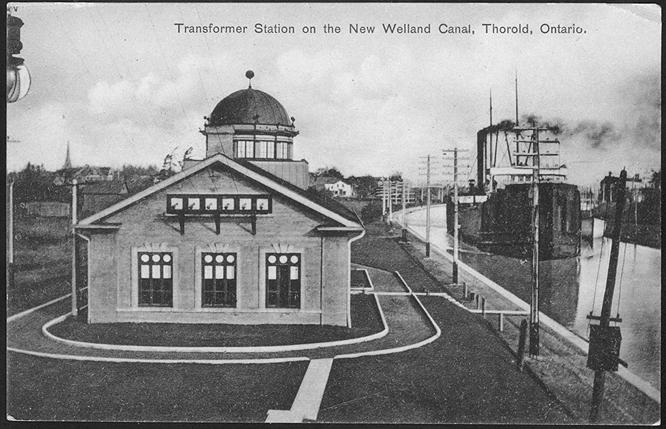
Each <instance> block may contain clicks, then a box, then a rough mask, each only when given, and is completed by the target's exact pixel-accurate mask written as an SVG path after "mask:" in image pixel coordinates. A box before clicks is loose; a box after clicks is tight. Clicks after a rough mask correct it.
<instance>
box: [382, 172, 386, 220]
mask: <svg viewBox="0 0 666 429" xmlns="http://www.w3.org/2000/svg"><path fill="white" fill-rule="evenodd" d="M382 217H383V218H386V180H382Z"/></svg>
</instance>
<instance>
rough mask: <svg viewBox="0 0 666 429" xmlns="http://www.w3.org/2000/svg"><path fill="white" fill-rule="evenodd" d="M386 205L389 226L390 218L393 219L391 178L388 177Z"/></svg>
mask: <svg viewBox="0 0 666 429" xmlns="http://www.w3.org/2000/svg"><path fill="white" fill-rule="evenodd" d="M388 205H389V216H388V223H389V225H390V224H391V218H392V217H393V201H392V195H391V178H390V177H389V180H388Z"/></svg>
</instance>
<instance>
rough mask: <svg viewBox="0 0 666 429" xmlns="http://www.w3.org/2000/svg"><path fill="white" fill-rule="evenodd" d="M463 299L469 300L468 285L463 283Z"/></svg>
mask: <svg viewBox="0 0 666 429" xmlns="http://www.w3.org/2000/svg"><path fill="white" fill-rule="evenodd" d="M463 298H464V299H467V283H465V282H463Z"/></svg>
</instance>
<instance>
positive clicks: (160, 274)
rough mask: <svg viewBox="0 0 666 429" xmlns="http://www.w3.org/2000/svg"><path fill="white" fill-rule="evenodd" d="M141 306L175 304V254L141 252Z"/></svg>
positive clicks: (169, 305) (139, 255)
mask: <svg viewBox="0 0 666 429" xmlns="http://www.w3.org/2000/svg"><path fill="white" fill-rule="evenodd" d="M138 259H139V265H138V266H139V306H142V307H152V306H154V307H171V306H173V255H172V254H171V252H139V253H138Z"/></svg>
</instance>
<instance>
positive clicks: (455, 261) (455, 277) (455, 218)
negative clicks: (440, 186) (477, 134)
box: [442, 147, 467, 284]
mask: <svg viewBox="0 0 666 429" xmlns="http://www.w3.org/2000/svg"><path fill="white" fill-rule="evenodd" d="M442 152H444V153H447V152H453V272H452V278H453V283H456V284H457V283H458V248H459V247H460V246H459V244H460V243H459V240H458V229H459V227H460V225H459V224H458V152H467V150H462V149H458V147H454V148H453V149H444V150H442Z"/></svg>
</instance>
